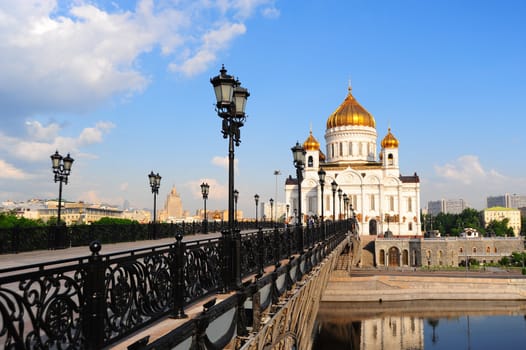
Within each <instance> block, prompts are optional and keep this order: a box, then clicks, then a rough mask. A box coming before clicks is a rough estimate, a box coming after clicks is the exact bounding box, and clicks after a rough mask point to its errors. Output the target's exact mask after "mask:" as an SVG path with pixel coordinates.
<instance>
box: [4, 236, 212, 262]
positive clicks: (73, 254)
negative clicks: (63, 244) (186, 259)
mask: <svg viewBox="0 0 526 350" xmlns="http://www.w3.org/2000/svg"><path fill="white" fill-rule="evenodd" d="M220 236H221V233H219V232H214V233H208V234H195V235H187V236H184V237H183V242H191V241H197V240H203V239H213V238H217V237H220ZM174 242H175V238H173V237H170V238H163V239H156V240H145V241H135V242H123V243H112V244H103V245H102V249H101V251H100V254H110V253H116V252H122V251H127V250H133V249H139V248H149V247H155V246H160V245H164V244H169V243H174ZM88 255H91V252H90V250H89V247H88V246H83V247H71V248H65V249H55V250H37V251H32V252H23V253H16V254H0V270H2V269H6V268H10V267H18V266H26V265H31V264H40V263H45V262H52V261H57V260H62V259H69V258H77V257H83V256H88Z"/></svg>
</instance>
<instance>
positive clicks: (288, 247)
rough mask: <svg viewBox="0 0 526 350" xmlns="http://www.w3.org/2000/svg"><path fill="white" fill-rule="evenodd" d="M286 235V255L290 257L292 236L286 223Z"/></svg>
mask: <svg viewBox="0 0 526 350" xmlns="http://www.w3.org/2000/svg"><path fill="white" fill-rule="evenodd" d="M286 237H287V256H288V257H290V256H291V255H292V236H291V234H290V226H288V225H287V231H286Z"/></svg>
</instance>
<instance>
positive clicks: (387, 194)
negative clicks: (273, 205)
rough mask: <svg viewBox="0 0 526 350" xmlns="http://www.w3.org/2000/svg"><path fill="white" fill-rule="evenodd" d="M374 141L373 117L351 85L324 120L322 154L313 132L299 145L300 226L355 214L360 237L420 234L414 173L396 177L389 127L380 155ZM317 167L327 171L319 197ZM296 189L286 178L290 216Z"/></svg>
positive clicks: (393, 139)
mask: <svg viewBox="0 0 526 350" xmlns="http://www.w3.org/2000/svg"><path fill="white" fill-rule="evenodd" d="M377 138H378V136H377V131H376V121H375V119H374V117H373V116H372V115H371V114H370V113H369V112H368V111H367V110H366V109H365V108H364V107H362V106H361V105H360V103H358V101H357V100H356V99H355V98H354V96H353V95H352V93H351V88H350V87H349V90H348V94H347V97H346V98H345V100H344V101H343V102H342V104H341V105H340V106H339V107H338V108H337V109H336V110H335V111H334V112H333V113H332V114H331V115H330V116H329V118H328V119H327V126H326V130H325V153H324V152H323V151H322V150H321V149H320V143H319V142H318V141H317V140H316V138H315V137H314V135H313V134H312V130H311V132H310V135H309V136H308V137H307V139H306V140H305V142H304V143H303V148H304V150H305V164H304V170H303V181H302V182H301V184H299V186H301V197H302V198H301V204H302V206H301V207H302V214H303V215H302V218H301V220H302V222H303V223H306V222H308V221H310V220H311V219H312V220H319V219H321V216H322V214H323V218H324V220H334V219H345V218H349V217H351V216H352V215H354V216H355V218H356V220H357V222H358V226H359V227H358V232H359V234H360V235H361V236H364V235H370V236H373V235H380V234H382V235H387V236H392V237H400V236H405V237H414V236H421V235H422V233H421V230H420V213H419V208H420V180H419V178H418V175H417V174H416V172H415V173H414V174H413V175H409V176H403V175H401V174H400V167H399V153H398V146H399V142H398V139H397V138H396V137H395V136H394V135H393V133H392V132H391V129H390V128H388V129H387V134H386V135H385V137H384V138H383V139H382V141H381V143H380V146H381V150H380V152H379V154H378V155H377V153H376V152H377ZM321 169H323V170H324V171H325V173H326V176H325V186H324V188H323V198H322V191H321V187H320V181H319V175H318V171H320V170H321ZM297 186H298V179H294V178H292V177H290V176H289V178H288V179H287V180H286V182H285V199H286V202H287V203H290V208H291V213H292V214H293V213H295V212H297V210H298V187H297ZM333 188H334V189H335V192H333ZM342 199H344V200H343V201H342ZM322 202H323V203H322ZM345 203H347V206H346V205H345ZM322 208H323V213H322V212H321V211H322Z"/></svg>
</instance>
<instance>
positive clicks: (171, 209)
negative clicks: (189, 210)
mask: <svg viewBox="0 0 526 350" xmlns="http://www.w3.org/2000/svg"><path fill="white" fill-rule="evenodd" d="M181 218H183V202H182V201H181V197H180V196H179V193H177V190H176V189H175V186H173V187H172V190H171V191H170V193H168V195H167V196H166V201H165V202H164V209H163V210H162V211H161V212H160V213H159V221H173V220H176V219H181Z"/></svg>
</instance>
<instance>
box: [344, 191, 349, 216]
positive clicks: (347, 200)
mask: <svg viewBox="0 0 526 350" xmlns="http://www.w3.org/2000/svg"><path fill="white" fill-rule="evenodd" d="M348 204H349V197H347V193H344V194H343V219H344V220H347V207H348Z"/></svg>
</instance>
